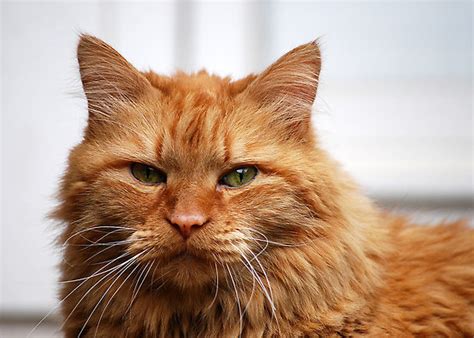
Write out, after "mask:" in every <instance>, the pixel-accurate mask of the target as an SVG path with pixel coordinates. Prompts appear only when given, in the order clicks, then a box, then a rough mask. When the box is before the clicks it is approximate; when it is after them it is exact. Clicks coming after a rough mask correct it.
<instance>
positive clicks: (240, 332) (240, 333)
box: [225, 264, 242, 337]
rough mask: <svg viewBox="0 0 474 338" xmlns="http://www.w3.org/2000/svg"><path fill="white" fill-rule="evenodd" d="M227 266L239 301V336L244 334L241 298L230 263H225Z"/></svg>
mask: <svg viewBox="0 0 474 338" xmlns="http://www.w3.org/2000/svg"><path fill="white" fill-rule="evenodd" d="M225 266H226V268H227V271H228V272H229V277H230V280H231V282H232V285H233V287H234V291H235V299H236V301H237V307H238V309H239V317H240V320H239V337H240V336H241V335H242V308H241V306H240V298H239V293H238V292H237V285H236V284H235V281H234V277H233V276H232V272H230V268H229V265H228V264H225Z"/></svg>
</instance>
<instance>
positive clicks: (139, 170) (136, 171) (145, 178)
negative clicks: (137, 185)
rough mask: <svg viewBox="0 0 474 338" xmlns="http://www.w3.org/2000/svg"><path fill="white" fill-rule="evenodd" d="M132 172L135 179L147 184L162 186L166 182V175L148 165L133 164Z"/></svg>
mask: <svg viewBox="0 0 474 338" xmlns="http://www.w3.org/2000/svg"><path fill="white" fill-rule="evenodd" d="M130 171H131V172H132V175H133V177H135V178H136V179H137V180H139V181H140V182H143V183H145V184H160V183H165V182H166V174H165V173H164V172H162V171H160V170H158V169H155V168H153V167H150V166H148V165H146V164H141V163H132V164H131V166H130Z"/></svg>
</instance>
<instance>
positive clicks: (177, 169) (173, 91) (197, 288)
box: [54, 35, 474, 338]
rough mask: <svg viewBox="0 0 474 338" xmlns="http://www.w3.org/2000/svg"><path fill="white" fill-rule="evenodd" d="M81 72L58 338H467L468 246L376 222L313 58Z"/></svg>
mask: <svg viewBox="0 0 474 338" xmlns="http://www.w3.org/2000/svg"><path fill="white" fill-rule="evenodd" d="M77 55H78V60H79V66H80V74H81V79H82V84H83V88H84V91H85V94H86V97H87V102H88V110H89V118H88V126H87V128H86V130H85V134H84V139H83V141H82V142H81V144H79V145H78V146H76V147H75V148H74V149H73V150H72V151H71V154H70V157H69V165H68V168H67V171H66V174H65V176H64V178H63V180H62V185H61V189H60V193H59V196H60V205H59V206H58V208H57V210H56V211H55V213H54V217H55V218H56V219H57V220H60V221H61V222H63V223H64V224H65V227H64V230H63V233H62V236H61V237H60V243H61V245H62V247H63V250H64V259H63V263H62V265H61V270H62V277H61V279H62V283H61V291H60V297H61V300H62V303H61V306H62V314H63V316H64V318H63V326H62V330H63V332H64V333H65V336H66V337H144V338H145V337H238V336H242V337H302V336H305V337H317V336H324V337H332V336H371V337H381V336H450V337H456V336H458V337H461V336H472V335H474V250H473V249H474V231H472V230H470V229H469V227H468V226H466V224H463V223H461V222H458V223H455V224H442V225H439V226H436V227H423V226H417V225H415V224H410V223H409V222H408V221H407V220H405V219H402V218H400V217H396V216H393V215H389V214H385V213H383V212H381V211H380V210H378V209H377V208H376V207H375V206H374V205H373V204H372V203H371V201H369V200H368V199H367V198H365V197H364V196H363V195H362V194H361V193H360V192H359V190H358V188H357V186H356V185H355V184H354V183H353V182H352V181H351V179H350V178H349V177H348V175H347V174H345V173H344V172H343V171H342V170H341V169H340V168H339V166H338V165H337V163H335V162H334V161H333V160H332V159H331V157H330V156H328V154H327V153H326V152H325V151H324V150H323V149H321V148H320V146H319V145H318V141H317V136H316V135H315V133H314V130H313V128H312V126H311V118H310V117H311V107H312V105H313V102H314V100H315V97H316V91H317V86H318V77H319V72H320V68H321V58H320V51H319V48H318V45H317V43H316V42H311V43H308V44H305V45H302V46H300V47H298V48H296V49H294V50H292V51H290V52H289V53H287V54H285V55H284V56H282V57H281V58H280V59H279V60H277V61H276V62H275V63H273V64H272V65H271V66H270V67H269V68H267V69H266V70H265V71H264V72H262V73H261V74H258V75H250V76H248V77H246V78H244V79H241V80H238V81H232V80H230V79H229V78H220V77H217V76H214V75H209V74H208V73H206V72H205V71H201V72H198V73H196V74H190V75H187V74H184V73H177V74H176V75H174V76H172V77H168V76H162V75H157V74H155V73H153V72H151V71H149V72H139V71H137V70H136V69H135V68H134V67H133V66H132V65H131V64H130V63H128V62H127V61H126V60H125V59H124V58H123V57H122V56H121V55H120V54H119V53H117V52H116V51H115V50H114V49H113V48H111V47H110V46H108V45H107V44H105V43H104V42H102V41H101V40H99V39H97V38H94V37H92V36H88V35H83V36H81V39H80V42H79V46H78V50H77Z"/></svg>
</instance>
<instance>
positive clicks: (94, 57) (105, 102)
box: [77, 34, 149, 116]
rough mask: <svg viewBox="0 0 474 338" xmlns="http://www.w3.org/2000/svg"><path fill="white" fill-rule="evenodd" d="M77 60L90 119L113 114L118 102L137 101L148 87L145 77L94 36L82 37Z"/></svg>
mask: <svg viewBox="0 0 474 338" xmlns="http://www.w3.org/2000/svg"><path fill="white" fill-rule="evenodd" d="M77 59H78V62H79V71H80V74H81V81H82V85H83V88H84V92H85V94H86V97H87V101H88V105H89V114H90V116H91V115H93V114H94V112H98V113H106V114H109V113H111V112H110V111H107V110H110V109H113V106H114V105H115V104H117V103H127V102H133V101H135V100H136V99H137V98H138V97H139V96H140V95H141V94H142V93H143V92H144V90H145V89H146V88H147V86H149V83H148V81H147V80H146V78H145V77H144V76H143V75H142V74H141V73H140V72H139V71H138V70H137V69H135V68H134V67H133V66H132V65H131V64H130V63H129V62H128V61H127V60H125V58H123V57H122V56H121V55H120V54H119V53H118V52H117V51H116V50H115V49H113V48H112V47H110V46H109V45H108V44H106V43H105V42H103V41H102V40H100V39H98V38H96V37H93V36H91V35H86V34H82V35H81V37H80V40H79V45H78V47H77Z"/></svg>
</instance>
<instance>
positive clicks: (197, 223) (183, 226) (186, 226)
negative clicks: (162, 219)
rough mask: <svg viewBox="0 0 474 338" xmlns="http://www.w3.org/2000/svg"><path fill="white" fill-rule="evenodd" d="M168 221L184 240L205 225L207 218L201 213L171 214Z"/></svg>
mask: <svg viewBox="0 0 474 338" xmlns="http://www.w3.org/2000/svg"><path fill="white" fill-rule="evenodd" d="M168 221H169V222H170V223H171V225H173V226H174V227H175V228H176V229H177V230H178V231H179V233H180V234H181V236H183V238H184V239H187V238H189V236H191V232H192V231H193V230H195V229H196V228H199V227H201V226H203V225H204V224H205V223H207V217H206V216H205V215H204V214H203V213H201V212H196V211H193V212H173V213H172V214H171V215H170V216H169V217H168Z"/></svg>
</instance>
